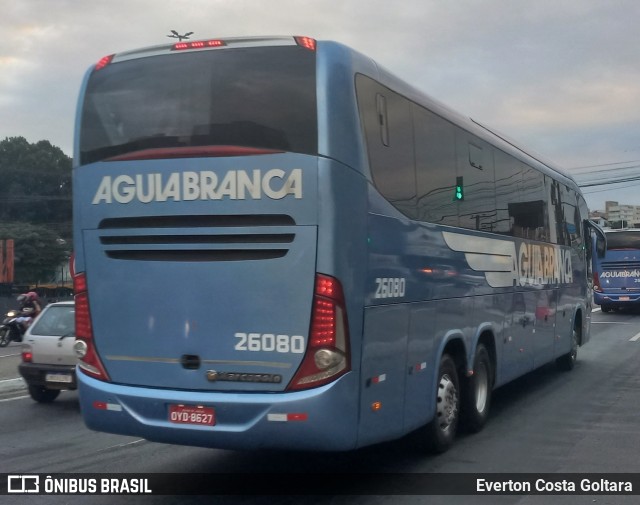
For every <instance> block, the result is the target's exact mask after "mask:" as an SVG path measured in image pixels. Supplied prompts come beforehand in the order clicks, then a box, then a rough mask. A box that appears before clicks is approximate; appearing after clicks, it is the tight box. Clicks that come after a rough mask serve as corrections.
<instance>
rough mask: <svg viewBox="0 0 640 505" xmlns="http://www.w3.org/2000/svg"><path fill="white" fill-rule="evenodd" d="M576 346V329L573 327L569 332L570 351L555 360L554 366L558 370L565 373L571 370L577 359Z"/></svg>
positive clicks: (577, 339)
mask: <svg viewBox="0 0 640 505" xmlns="http://www.w3.org/2000/svg"><path fill="white" fill-rule="evenodd" d="M578 345H579V336H578V328H577V327H575V326H574V327H573V331H572V332H571V350H570V351H569V352H568V353H567V354H563V355H562V356H560V357H559V358H558V359H556V365H557V366H558V368H559V369H560V370H564V371H565V372H569V371H571V370H573V367H574V366H575V365H576V360H577V359H578Z"/></svg>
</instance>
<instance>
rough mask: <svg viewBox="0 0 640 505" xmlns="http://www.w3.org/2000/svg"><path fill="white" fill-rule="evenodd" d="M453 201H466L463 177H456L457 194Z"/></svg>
mask: <svg viewBox="0 0 640 505" xmlns="http://www.w3.org/2000/svg"><path fill="white" fill-rule="evenodd" d="M453 199H454V200H457V201H460V200H464V186H463V184H462V177H456V192H455V193H454V195H453Z"/></svg>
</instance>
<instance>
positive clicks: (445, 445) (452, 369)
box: [424, 354, 460, 453]
mask: <svg viewBox="0 0 640 505" xmlns="http://www.w3.org/2000/svg"><path fill="white" fill-rule="evenodd" d="M459 417H460V383H459V380H458V371H457V368H456V363H455V361H454V360H453V358H452V357H451V356H449V355H448V354H443V355H442V358H440V367H439V369H438V380H437V382H436V405H435V414H434V418H433V420H432V421H431V422H430V423H429V424H427V425H426V426H425V428H424V430H425V442H426V444H427V449H428V450H429V451H430V452H435V453H442V452H445V451H446V450H448V449H449V447H451V445H453V442H454V440H455V438H456V431H457V429H458V421H459Z"/></svg>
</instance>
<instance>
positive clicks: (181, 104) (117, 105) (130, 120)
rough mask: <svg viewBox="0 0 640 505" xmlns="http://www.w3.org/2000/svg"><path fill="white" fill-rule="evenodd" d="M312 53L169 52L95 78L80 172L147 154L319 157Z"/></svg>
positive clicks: (266, 50) (272, 49)
mask: <svg viewBox="0 0 640 505" xmlns="http://www.w3.org/2000/svg"><path fill="white" fill-rule="evenodd" d="M315 74H316V71H315V53H314V52H311V51H308V50H306V49H302V48H300V47H298V46H286V47H259V48H250V49H240V48H238V49H222V50H213V51H198V52H185V53H178V54H176V53H173V54H169V55H162V56H152V57H146V58H139V59H133V60H128V61H123V62H119V63H114V64H111V65H108V66H107V67H105V68H103V69H101V70H98V71H94V73H93V74H92V75H91V77H90V79H89V82H88V84H87V90H86V94H85V99H84V105H83V110H82V119H81V126H80V163H81V164H87V163H92V162H95V161H100V160H105V159H109V158H113V157H116V156H122V155H125V154H130V153H135V152H138V151H144V150H149V149H175V150H177V151H179V149H180V148H189V147H201V146H242V147H251V148H261V149H273V150H280V151H288V152H297V153H304V154H317V150H318V147H317V146H318V139H317V137H318V133H317V111H316V83H315Z"/></svg>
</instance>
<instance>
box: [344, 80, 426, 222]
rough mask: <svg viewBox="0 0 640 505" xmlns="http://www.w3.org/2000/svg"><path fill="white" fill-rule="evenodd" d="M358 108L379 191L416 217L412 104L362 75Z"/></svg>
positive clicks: (401, 209) (388, 199) (402, 210)
mask: <svg viewBox="0 0 640 505" xmlns="http://www.w3.org/2000/svg"><path fill="white" fill-rule="evenodd" d="M356 90H357V93H358V107H359V108H360V117H361V119H362V122H363V125H364V130H365V139H366V144H367V152H368V154H369V166H370V168H371V176H372V178H373V183H374V185H375V187H376V189H377V190H378V191H379V192H380V193H381V194H382V196H384V197H385V198H386V199H387V201H389V202H390V203H391V204H392V205H393V206H394V207H396V208H397V209H398V210H399V211H400V212H402V213H403V214H405V215H406V216H408V217H410V218H412V219H415V215H416V170H415V161H414V154H413V151H414V148H413V119H412V116H411V102H410V101H409V100H407V99H406V98H404V97H403V96H401V95H399V94H398V93H395V92H393V91H391V90H390V89H388V88H385V87H384V86H382V85H380V84H378V83H377V82H375V81H373V80H372V79H369V78H368V77H365V76H363V75H358V76H357V79H356Z"/></svg>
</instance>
